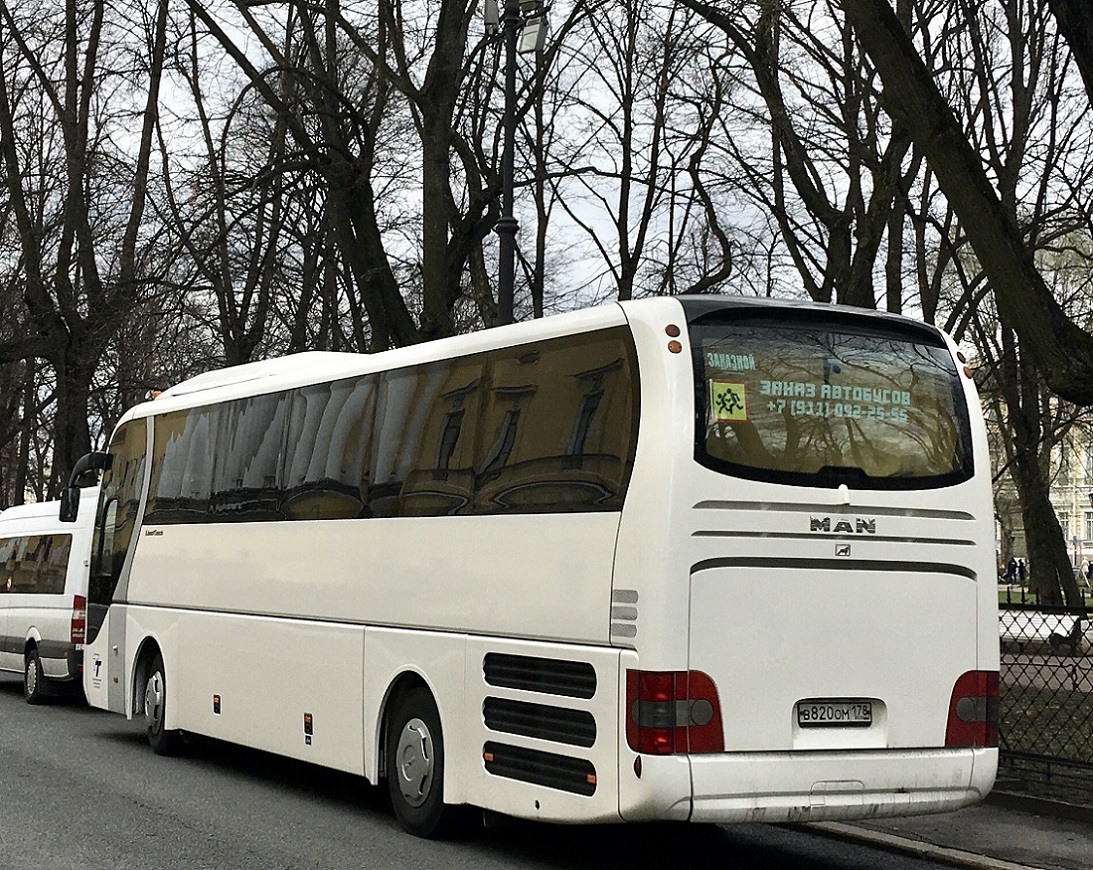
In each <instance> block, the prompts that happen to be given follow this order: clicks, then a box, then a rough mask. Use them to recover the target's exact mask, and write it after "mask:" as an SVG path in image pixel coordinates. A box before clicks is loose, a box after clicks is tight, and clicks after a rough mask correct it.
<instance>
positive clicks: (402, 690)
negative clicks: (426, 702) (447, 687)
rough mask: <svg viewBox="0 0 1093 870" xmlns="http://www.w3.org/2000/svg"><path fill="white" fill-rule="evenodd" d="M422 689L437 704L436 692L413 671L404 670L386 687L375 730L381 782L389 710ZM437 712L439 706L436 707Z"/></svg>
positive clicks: (384, 765) (383, 776)
mask: <svg viewBox="0 0 1093 870" xmlns="http://www.w3.org/2000/svg"><path fill="white" fill-rule="evenodd" d="M418 687H421V688H424V689H427V690H428V691H429V694H430V695H432V696H433V703H434V704H437V698H436V691H435V690H434V689H433V687H432V686H431V685H429V682H428V680H426V679H425V677H424V676H423V675H422V674H421V673H419V672H418V671H415V670H404V671H402V672H400V673H398V674H396V675H395V677H394V678H393V679H392V680H391V682H390V683H389V684H388V686H387V691H386V692H385V693H384V695H383V700H382V701H381V702H380V709H379V719H378V728H377V729H376V731H377V734H376V737H377V742H378V747H377V749H378V754H377V758H378V760H379V778H380V779H381V780H383V779H386V777H387V753H386V752H385V751H384V748H385V747H386V746H387V732H388V729H389V727H390V721H389V720H390V716H391V710H392V709H393V708H394V707H395V704H397V703H398V700H399V699H400V698H401V697H403V696H404V695H406V694H407V693H408V692H410V691H411V690H412V689H415V688H418ZM437 709H438V710H439V709H440V707H439V704H438V705H437ZM440 724H441V728H442V729H443V727H444V720H443V719H441V720H440Z"/></svg>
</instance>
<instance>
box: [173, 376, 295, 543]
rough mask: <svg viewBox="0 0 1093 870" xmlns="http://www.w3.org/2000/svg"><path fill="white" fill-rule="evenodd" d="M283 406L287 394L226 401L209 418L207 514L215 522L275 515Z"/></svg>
mask: <svg viewBox="0 0 1093 870" xmlns="http://www.w3.org/2000/svg"><path fill="white" fill-rule="evenodd" d="M289 407H290V399H289V395H288V394H287V393H275V394H271V395H265V396H251V397H250V398H247V399H238V400H236V401H233V402H228V403H227V404H225V405H222V406H220V408H219V409H218V411H217V413H216V414H215V415H214V417H213V419H215V420H216V432H215V437H214V439H213V472H212V497H211V502H210V510H211V513H212V519H213V520H215V521H216V522H224V521H228V520H265V519H277V518H279V517H280V516H281V514H280V501H281V467H282V464H283V461H284V452H285V428H286V425H287V422H288V415H289ZM157 431H158V422H157Z"/></svg>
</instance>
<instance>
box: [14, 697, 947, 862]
mask: <svg viewBox="0 0 1093 870" xmlns="http://www.w3.org/2000/svg"><path fill="white" fill-rule="evenodd" d="M704 865H713V866H719V867H734V868H740V870H786V868H790V870H793V868H802V870H927V868H932V867H940V866H942V865H939V864H933V863H931V862H928V861H924V860H919V859H915V858H908V857H904V856H900V855H895V854H890V853H888V852H885V851H879V850H876V849H873V848H870V847H868V846H864V845H861V844H853V843H843V842H841V841H839V840H837V839H831V838H829V837H823V836H816V835H813V834H810V833H807V832H803V831H800V830H796V829H789V828H781V827H776V826H768V825H740V826H732V827H716V826H687V825H631V826H622V825H619V826H610V827H588V828H586V827H552V826H546V825H536V824H525V823H513V824H512V825H508V826H504V827H500V828H490V829H486V830H474V831H470V832H468V833H467V834H466V836H464V837H462V838H461V839H459V840H457V841H453V842H443V843H438V842H428V841H423V840H419V839H415V838H413V837H410V836H409V835H407V834H404V833H403V832H402V831H401V830H400V829H399V827H398V825H397V824H396V822H395V820H394V817H393V815H392V814H391V810H390V807H389V805H388V803H387V798H386V793H385V791H384V790H383V789H380V788H376V787H373V786H370V785H368V784H367V783H365V782H364V781H363V780H361V779H359V778H356V777H352V776H348V775H344V774H341V773H336V772H331V771H327V770H324V769H322V768H318V767H314V766H311V765H307V764H302V763H298V762H294V761H286V760H284V759H280V758H277V757H275V756H271V755H267V754H265V753H261V752H254V751H251V750H246V749H241V748H239V747H235V746H231V745H228V744H223V743H217V742H213V741H196V742H195V743H194V744H193V745H192V746H191V747H190V749H189V752H188V753H187V754H186V755H185V756H184V757H181V758H160V757H157V756H155V755H153V754H152V752H151V750H150V749H149V748H148V747H147V745H146V743H145V741H144V735H143V733H142V731H141V728H140V725H139V723H132V722H126V721H125V719H123V718H122V717H120V716H116V715H113V714H109V713H103V712H100V711H95V710H90V709H88V708H87V707H85V706H83V705H82V704H76V703H75V702H72V701H62V702H57V703H53V704H50V705H48V706H43V707H30V706H28V705H27V704H26V703H24V701H23V697H22V691H21V682H20V680H19V679H18V678H16V677H9V676H7V675H0V870H29V868H44V870H98V868H104V870H105V868H110V870H128V868H141V870H251V868H253V870H280V868H284V870H300V868H324V870H341V868H346V870H349V868H353V870H364V868H380V867H384V868H386V867H394V868H430V870H433V868H437V867H445V868H447V867H451V868H468V870H470V868H473V870H500V868H565V870H604V868H620V870H621V868H626V870H634V868H645V867H658V868H663V867H668V868H672V867H679V868H689V867H698V866H704Z"/></svg>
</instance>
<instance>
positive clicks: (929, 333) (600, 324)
mask: <svg viewBox="0 0 1093 870" xmlns="http://www.w3.org/2000/svg"><path fill="white" fill-rule="evenodd" d="M91 468H106V469H107V470H106V471H105V474H104V476H103V481H102V496H101V499H100V503H99V506H98V519H97V528H98V532H97V544H96V546H95V548H94V554H93V577H92V593H91V606H89V614H88V642H87V653H86V654H87V660H88V667H87V671H86V678H85V690H86V693H87V696H88V699H89V701H90V703H91V704H92V705H93V706H96V707H102V708H105V709H110V710H114V711H116V712H118V713H123V714H125V715H126V716H129V717H135V716H136V717H144V720H145V721H146V723H147V729H148V737H149V740H150V742H151V745H152V748H153V749H154V750H155V751H156V752H157V753H161V754H169V753H172V752H174V751H176V750H177V749H178V748H179V742H180V739H181V735H182V734H184V733H187V732H189V733H193V734H200V735H207V736H209V737H212V738H218V739H220V740H224V741H229V742H233V743H237V744H244V745H247V746H251V747H256V748H258V749H261V750H266V751H269V752H273V753H278V754H281V755H284V756H290V757H293V758H297V759H304V760H307V761H311V762H314V763H316V764H320V765H326V766H329V767H331V768H336V769H339V770H343V771H349V772H352V773H356V774H360V775H361V776H363V777H364V778H366V779H367V780H368V781H370V782H374V783H375V782H380V781H382V780H386V782H387V784H388V788H389V791H390V794H391V798H392V801H393V805H394V808H395V814H396V816H397V818H398V820H399V822H400V823H401V825H402V826H403V827H404V828H405V829H406V830H408V831H410V832H412V833H414V834H418V835H421V836H437V835H440V834H441V833H442V832H444V831H446V830H448V829H449V827H450V825H451V824H452V823H453V819H456V818H458V816H459V814H458V813H457V812H456V811H457V810H458V809H459V808H460V807H461V806H463V807H477V808H482V809H484V810H487V811H492V812H496V813H499V814H505V815H510V816H516V817H523V818H526V819H540V820H547V821H553V822H597V823H598V822H612V821H639V820H690V821H695V822H731V821H768V822H785V821H805V820H820V819H848V818H855V817H862V816H885V815H897V814H913V813H927V812H937V811H944V810H952V809H956V808H958V807H961V806H964V805H966V804H969V803H972V802H974V801H977V800H979V799H980V798H982V797H983V796H984V795H985V794H986V793H987V791H988V790H989V789H990V788H991V786H992V784H993V781H994V777H995V773H996V769H997V756H998V750H997V717H998V667H999V661H998V621H997V602H996V598H995V595H996V592H995V571H994V557H993V552H994V547H993V520H992V503H991V491H990V468H989V464H988V459H987V442H986V436H985V433H984V427H983V424H982V421H981V419H980V411H979V406H978V400H977V398H976V393H975V389H974V386H973V382H972V377H971V372H970V371H969V370H968V369H967V368H966V367H965V366H964V364H963V360H962V359H961V358H960V357H959V354H958V352H957V350H956V348H955V347H954V345H953V344H952V342H951V341H950V340H949V339H948V338H946V337H945V336H944V335H943V334H942V333H940V332H939V331H938V330H936V329H934V328H933V327H930V326H926V325H924V324H922V323H919V322H915V321H912V320H909V319H904V318H899V317H895V316H888V315H884V314H878V313H875V312H867V311H862V310H857V309H848V308H841V307H833V306H822V305H812V304H793V303H782V302H774V301H770V300H754V299H744V298H735V297H695V298H658V299H650V300H642V301H636V302H627V303H622V304H612V305H608V306H605V307H601V308H596V309H591V310H585V311H579V312H575V313H570V314H564V315H558V316H555V317H550V318H546V319H543V320H538V321H535V322H532V323H520V324H515V325H511V326H505V327H501V328H497V329H490V330H486V331H483V332H479V333H475V334H472V335H464V336H460V337H456V338H451V339H444V340H440V341H435V342H431V343H427V344H421V345H417V346H413V347H407V348H402V349H397V350H392V351H388V352H384V353H379V354H375V355H345V354H329V353H307V354H300V355H297V356H292V357H286V358H282V359H277V360H271V361H268V362H259V363H253V364H248V365H244V366H240V367H237V368H233V369H226V370H223V371H217V372H210V373H208V374H205V375H201V376H199V377H196V378H194V379H192V380H190V381H187V382H184V383H182V384H180V385H178V386H176V387H174V388H172V389H169V390H167V391H166V392H165V393H163V394H162V395H160V396H159V397H158V398H157V399H155V400H154V401H151V402H148V403H146V404H142V405H140V406H138V407H136V408H133V409H131V410H130V411H129V412H127V413H126V414H125V416H124V417H123V418H122V420H121V422H120V423H119V425H118V427H117V429H116V431H115V433H114V435H113V439H112V441H111V443H110V446H109V452H108V453H103V454H92V455H90V456H88V457H86V458H85V460H84V461H81V463H80V464H79V465H78V467H77V471H76V473H75V474H74V479H75V478H78V477H79V476H80V474H81V473H82V472H84V471H86V470H88V469H91Z"/></svg>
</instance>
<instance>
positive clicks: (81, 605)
mask: <svg viewBox="0 0 1093 870" xmlns="http://www.w3.org/2000/svg"><path fill="white" fill-rule="evenodd" d="M69 633H70V636H69V641H70V642H71V643H80V644H82V643H83V642H84V640H85V638H86V637H87V599H86V598H84V597H83V596H82V595H73V596H72V621H71V624H70V627H69Z"/></svg>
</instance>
